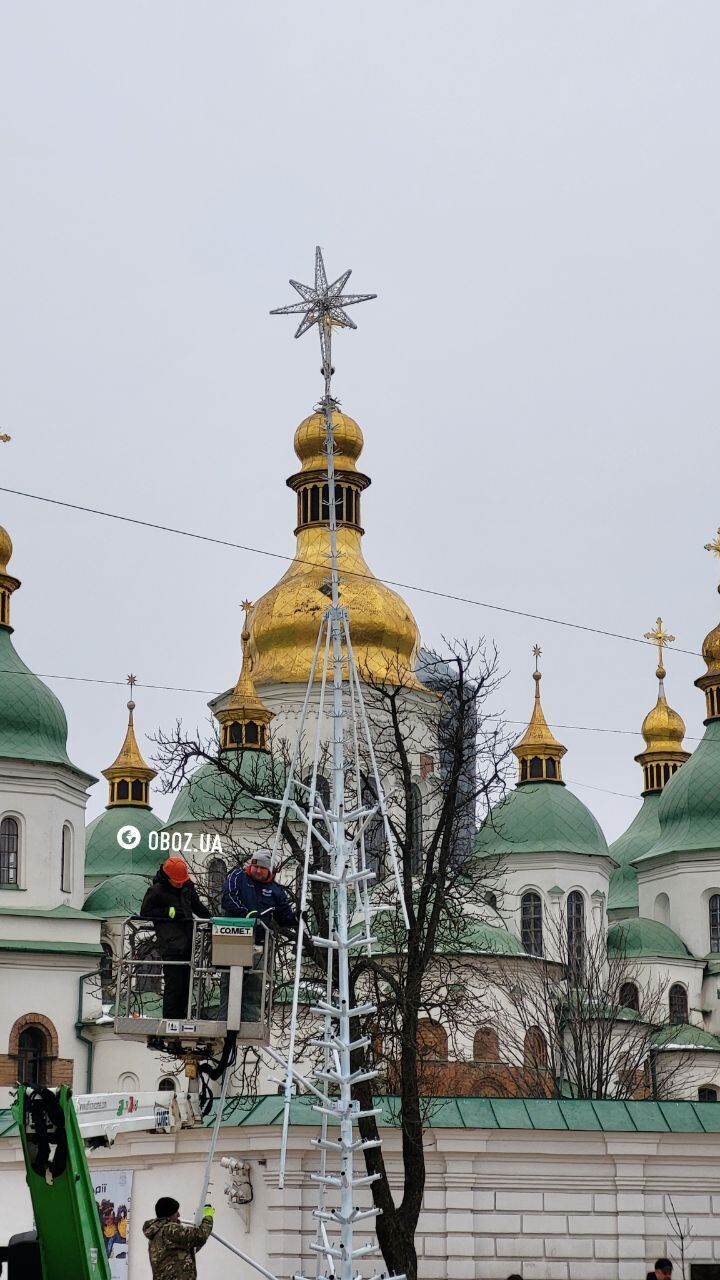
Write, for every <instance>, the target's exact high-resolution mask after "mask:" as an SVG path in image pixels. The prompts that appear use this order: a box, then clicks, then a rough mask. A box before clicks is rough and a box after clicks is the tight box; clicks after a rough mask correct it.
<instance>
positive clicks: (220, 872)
mask: <svg viewBox="0 0 720 1280" xmlns="http://www.w3.org/2000/svg"><path fill="white" fill-rule="evenodd" d="M227 873H228V869H227V866H226V865H225V863H224V862H223V860H222V858H211V859H210V861H209V862H208V869H207V892H208V906H209V907H210V910H211V911H213V912H214V913H215V915H219V914H220V900H221V898H222V888H223V885H224V883H225V881H226V879H227Z"/></svg>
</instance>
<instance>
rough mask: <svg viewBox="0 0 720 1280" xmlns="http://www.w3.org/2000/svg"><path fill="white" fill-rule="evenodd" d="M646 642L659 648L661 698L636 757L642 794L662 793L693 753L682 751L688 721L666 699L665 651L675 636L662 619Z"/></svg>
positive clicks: (646, 721) (644, 726) (650, 714)
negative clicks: (640, 773) (640, 776)
mask: <svg viewBox="0 0 720 1280" xmlns="http://www.w3.org/2000/svg"><path fill="white" fill-rule="evenodd" d="M645 639H646V640H651V641H652V642H653V644H655V645H657V651H658V664H657V670H656V671H655V675H656V677H657V681H658V697H657V702H656V703H655V706H654V707H653V708H652V711H648V713H647V715H646V717H645V719H644V720H643V722H642V729H641V732H642V736H643V738H644V739H645V750H644V751H641V752H640V754H639V755H637V756H636V757H635V759H636V760H637V762H638V764H640V765H642V768H643V779H644V788H643V794H645V793H646V792H650V791H662V789H663V787H664V786H665V784H666V783H667V782H669V781H670V779H671V777H672V775H673V774H674V773H676V772H677V770H678V769H679V768H680V765H681V764H684V763H685V761H686V760H687V759H689V755H690V753H689V752H688V751H685V750H683V738H684V737H685V721H684V720H683V718H682V716H681V715H680V714H679V713H678V712H677V711H674V710H673V708H672V707H671V706H668V701H667V698H666V697H665V676H666V674H667V672H666V671H665V665H664V662H663V649H664V647H665V645H666V644H672V643H673V641H674V640H675V636H671V635H670V633H669V632H668V631H666V630H665V627H664V625H663V620H662V618H657V619H656V621H655V626H654V627H653V628H652V630H651V631H646V632H645Z"/></svg>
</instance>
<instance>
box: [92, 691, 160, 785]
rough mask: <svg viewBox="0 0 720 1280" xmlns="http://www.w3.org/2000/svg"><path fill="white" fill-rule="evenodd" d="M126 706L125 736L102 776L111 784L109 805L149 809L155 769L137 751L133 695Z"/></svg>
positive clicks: (155, 775) (138, 749)
mask: <svg viewBox="0 0 720 1280" xmlns="http://www.w3.org/2000/svg"><path fill="white" fill-rule="evenodd" d="M132 683H133V684H134V683H135V677H134V676H133V677H132ZM131 688H132V685H131ZM127 706H128V727H127V732H126V734H125V740H124V742H123V744H122V746H121V748H120V750H119V752H118V755H117V759H116V760H114V761H113V763H112V764H110V765H108V767H107V769H103V771H102V774H103V777H104V778H107V780H108V782H109V784H110V799H109V803H108V808H110V806H111V805H122V804H131V805H137V806H138V807H139V808H142V809H148V808H149V807H150V803H149V792H148V786H149V783H150V782H152V780H153V778H155V777H157V770H156V769H151V767H150V765H149V764H146V763H145V761H144V760H143V757H142V755H141V754H140V748H139V746H138V744H137V738H136V737H135V726H134V724H133V711H134V710H135V703H134V702H133V701H132V699H130V701H129V702H128V704H127Z"/></svg>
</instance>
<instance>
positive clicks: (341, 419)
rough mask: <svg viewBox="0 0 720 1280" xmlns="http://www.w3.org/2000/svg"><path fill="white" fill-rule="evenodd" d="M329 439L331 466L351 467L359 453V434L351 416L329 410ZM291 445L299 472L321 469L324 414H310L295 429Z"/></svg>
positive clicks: (339, 468)
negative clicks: (331, 440) (332, 447)
mask: <svg viewBox="0 0 720 1280" xmlns="http://www.w3.org/2000/svg"><path fill="white" fill-rule="evenodd" d="M333 438H334V440H335V467H336V469H337V470H338V471H340V470H342V469H343V468H350V469H353V470H354V468H355V463H356V462H357V459H358V458H359V457H360V454H361V453H362V448H363V444H364V443H365V441H364V439H363V433H362V431H361V430H360V427H359V426H358V424H357V422H356V421H355V419H354V418H351V417H349V415H348V414H347V413H340V411H339V409H335V410H334V411H333ZM293 448H294V450H295V452H296V454H297V456H298V458H299V459H300V463H301V465H302V470H303V471H311V470H315V469H320V468H322V470H323V471H324V470H325V415H324V414H323V413H311V414H310V416H309V418H305V419H304V420H303V421H302V422H301V423H300V426H299V427H298V429H297V431H296V432H295V439H294V440H293Z"/></svg>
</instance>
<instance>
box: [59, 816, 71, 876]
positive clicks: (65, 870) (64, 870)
mask: <svg viewBox="0 0 720 1280" xmlns="http://www.w3.org/2000/svg"><path fill="white" fill-rule="evenodd" d="M60 890H61V892H62V893H71V892H72V831H71V829H70V826H69V824H68V823H67V822H66V823H64V824H63V829H62V843H61V847H60Z"/></svg>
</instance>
